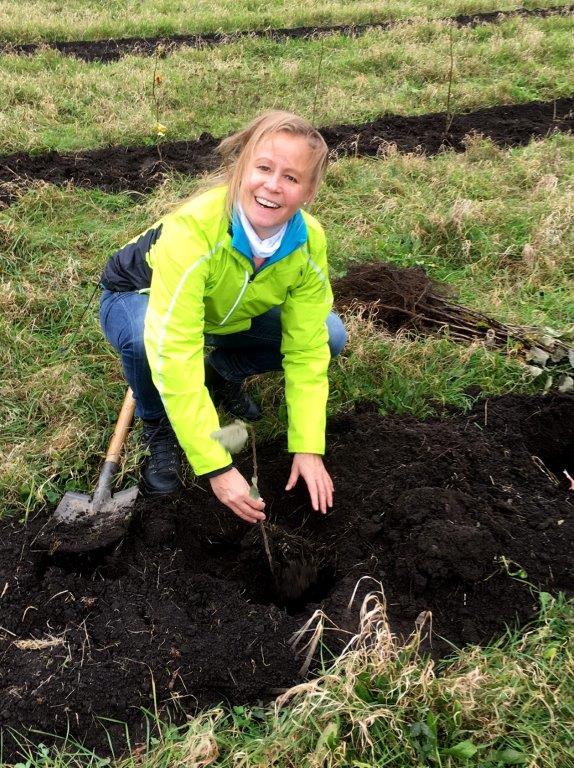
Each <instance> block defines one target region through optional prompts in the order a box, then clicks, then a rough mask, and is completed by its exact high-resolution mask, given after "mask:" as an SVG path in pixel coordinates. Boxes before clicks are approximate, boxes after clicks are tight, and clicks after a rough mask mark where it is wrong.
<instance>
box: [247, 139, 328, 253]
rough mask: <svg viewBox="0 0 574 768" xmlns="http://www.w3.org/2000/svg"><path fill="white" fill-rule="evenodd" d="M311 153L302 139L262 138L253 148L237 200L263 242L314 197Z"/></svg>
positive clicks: (305, 140)
mask: <svg viewBox="0 0 574 768" xmlns="http://www.w3.org/2000/svg"><path fill="white" fill-rule="evenodd" d="M312 160H313V157H312V150H311V147H310V146H309V143H308V141H307V139H305V138H304V137H303V136H297V135H292V134H289V133H286V132H284V131H283V132H281V133H274V134H271V135H270V136H266V137H264V138H263V139H261V141H260V142H259V144H258V145H257V146H256V147H255V151H254V152H253V156H252V157H251V158H250V160H248V162H247V165H246V167H245V172H244V174H243V177H242V181H241V190H240V201H241V205H242V206H243V210H244V212H245V215H246V216H247V218H248V219H249V222H250V223H251V226H252V227H253V229H254V230H255V232H256V233H257V235H258V236H259V237H260V238H261V239H262V240H264V239H265V238H267V237H271V235H273V234H275V232H277V231H278V230H279V229H280V228H281V227H282V226H283V224H285V222H287V221H289V219H290V218H291V216H293V214H294V213H295V212H296V211H297V210H298V209H299V208H300V207H301V206H302V205H303V204H304V203H306V202H309V201H310V200H311V199H312V197H313V195H314V192H315V190H314V186H313V182H312V173H313V162H312Z"/></svg>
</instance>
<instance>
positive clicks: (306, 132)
mask: <svg viewBox="0 0 574 768" xmlns="http://www.w3.org/2000/svg"><path fill="white" fill-rule="evenodd" d="M274 133H289V134H291V135H292V136H302V137H303V138H305V139H306V140H307V142H308V144H309V149H310V150H311V186H312V190H313V192H312V194H313V195H314V194H315V192H316V190H317V187H318V186H319V184H320V183H321V179H322V178H323V175H324V173H325V170H326V168H327V161H328V155H329V149H328V147H327V144H326V143H325V140H324V138H323V137H322V136H321V134H320V133H319V131H318V130H317V129H316V128H313V126H312V125H311V123H309V122H308V121H307V120H304V119H303V118H302V117H299V116H298V115H295V114H293V113H292V112H283V111H282V110H273V111H270V112H264V113H263V114H262V115H259V117H256V118H255V120H253V121H252V122H251V123H249V125H248V126H246V127H245V128H244V129H243V130H241V131H237V133H234V134H232V135H231V136H228V137H227V138H226V139H223V141H222V142H221V143H220V144H219V146H218V148H217V151H218V152H219V154H220V155H221V157H222V164H221V168H220V170H219V171H218V172H216V173H215V174H214V175H213V177H212V179H213V182H214V184H221V183H226V184H228V190H227V199H226V209H227V213H228V215H229V216H231V212H232V209H233V206H234V204H235V203H236V201H237V200H238V199H239V193H240V189H241V182H242V179H243V176H244V174H245V169H246V167H247V164H248V162H249V160H250V159H251V158H252V157H253V153H254V151H255V148H256V147H257V145H258V144H259V142H260V141H261V140H262V139H263V138H265V137H266V136H270V135H272V134H274ZM214 184H212V186H213V185H214Z"/></svg>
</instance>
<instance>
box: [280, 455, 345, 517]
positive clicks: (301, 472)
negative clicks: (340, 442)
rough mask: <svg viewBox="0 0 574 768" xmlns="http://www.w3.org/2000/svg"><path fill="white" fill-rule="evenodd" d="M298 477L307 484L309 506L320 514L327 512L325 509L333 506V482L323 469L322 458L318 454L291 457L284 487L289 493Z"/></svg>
mask: <svg viewBox="0 0 574 768" xmlns="http://www.w3.org/2000/svg"><path fill="white" fill-rule="evenodd" d="M299 477H302V478H303V479H304V480H305V482H306V483H307V488H308V489H309V496H310V497H311V504H312V505H313V509H314V510H315V512H318V511H319V510H320V511H321V512H322V514H325V513H326V512H327V507H332V506H333V491H334V487H333V481H332V480H331V476H330V475H329V473H328V472H327V470H326V469H325V465H324V464H323V457H322V456H319V454H318V453H296V454H295V455H294V456H293V464H292V465H291V474H290V475H289V480H288V481H287V485H286V487H285V490H286V491H290V490H291V489H292V488H294V487H295V484H296V482H297V480H298V479H299Z"/></svg>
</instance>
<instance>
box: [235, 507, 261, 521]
mask: <svg viewBox="0 0 574 768" xmlns="http://www.w3.org/2000/svg"><path fill="white" fill-rule="evenodd" d="M232 511H233V512H234V513H235V514H236V515H237V516H238V517H240V518H241V519H242V520H245V522H247V523H251V524H252V525H253V524H254V523H258V522H259V521H263V520H265V515H264V514H263V512H258V511H256V510H253V509H251V508H250V507H249V506H247V505H245V504H244V505H239V504H237V505H235V506H234V507H232Z"/></svg>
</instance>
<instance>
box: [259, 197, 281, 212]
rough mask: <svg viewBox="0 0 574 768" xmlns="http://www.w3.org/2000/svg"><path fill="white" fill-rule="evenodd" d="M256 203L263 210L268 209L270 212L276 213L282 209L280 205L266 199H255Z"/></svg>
mask: <svg viewBox="0 0 574 768" xmlns="http://www.w3.org/2000/svg"><path fill="white" fill-rule="evenodd" d="M255 202H256V203H257V204H258V205H260V206H261V207H262V208H266V209H267V210H269V211H276V210H277V209H278V208H281V206H280V205H279V203H274V202H273V201H272V200H268V199H267V198H266V197H255Z"/></svg>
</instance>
